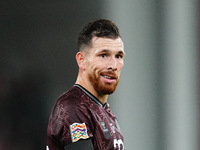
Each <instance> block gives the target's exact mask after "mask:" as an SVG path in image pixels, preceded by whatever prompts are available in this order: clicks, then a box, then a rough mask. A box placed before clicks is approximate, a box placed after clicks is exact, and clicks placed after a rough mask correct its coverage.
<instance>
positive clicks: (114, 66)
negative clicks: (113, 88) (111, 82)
mask: <svg viewBox="0 0 200 150" xmlns="http://www.w3.org/2000/svg"><path fill="white" fill-rule="evenodd" d="M108 70H112V71H117V61H116V60H115V58H111V59H110V61H109V65H108Z"/></svg>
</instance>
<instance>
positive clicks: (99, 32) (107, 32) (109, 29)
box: [77, 19, 121, 51]
mask: <svg viewBox="0 0 200 150" xmlns="http://www.w3.org/2000/svg"><path fill="white" fill-rule="evenodd" d="M94 36H96V37H105V38H111V39H116V38H118V37H120V38H121V35H120V33H119V29H118V27H117V25H116V24H115V23H113V22H112V21H110V20H107V19H98V20H95V21H92V22H89V23H88V24H87V25H86V26H85V27H84V28H83V29H82V30H81V32H80V34H79V37H78V43H77V46H78V49H79V51H82V50H83V47H84V46H89V45H90V44H91V39H92V38H93V37H94Z"/></svg>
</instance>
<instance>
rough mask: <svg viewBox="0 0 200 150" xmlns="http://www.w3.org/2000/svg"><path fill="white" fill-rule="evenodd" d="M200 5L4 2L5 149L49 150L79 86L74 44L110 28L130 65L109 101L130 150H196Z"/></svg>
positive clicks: (0, 109)
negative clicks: (91, 30) (57, 111)
mask: <svg viewBox="0 0 200 150" xmlns="http://www.w3.org/2000/svg"><path fill="white" fill-rule="evenodd" d="M199 13H200V11H199V1H197V0H123V1H121V0H101V1H96V0H88V1H82V0H76V1H72V0H59V1H54V0H40V1H37V0H18V1H15V0H1V1H0V17H1V19H0V150H40V149H41V150H45V147H46V129H47V123H48V119H49V115H50V112H51V109H52V107H53V105H54V103H55V102H56V100H57V98H58V97H59V95H60V94H62V93H63V92H65V91H66V90H68V88H70V87H71V86H72V85H73V84H74V82H75V80H76V76H77V73H78V67H77V65H76V61H75V54H76V52H77V48H76V40H77V36H78V34H79V32H80V30H81V28H82V27H83V25H85V24H86V23H88V22H89V21H91V20H94V19H98V18H106V19H111V20H112V21H113V22H115V23H116V24H117V25H118V27H119V29H120V31H121V34H122V37H123V40H124V44H125V52H126V56H125V65H124V68H123V70H122V74H121V80H120V83H119V86H118V88H117V90H116V92H115V93H114V94H113V95H111V96H110V97H109V103H110V105H111V109H112V110H113V112H114V113H115V115H116V116H117V118H118V120H119V123H120V126H121V130H122V132H123V135H124V138H125V148H126V150H199V149H200V147H199V129H200V128H199V127H200V124H199V118H200V115H199V85H200V80H199V75H200V71H199V56H200V54H199Z"/></svg>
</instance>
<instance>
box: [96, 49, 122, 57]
mask: <svg viewBox="0 0 200 150" xmlns="http://www.w3.org/2000/svg"><path fill="white" fill-rule="evenodd" d="M99 53H110V50H107V49H104V50H102V51H100V52H99ZM117 54H121V55H123V56H124V55H125V53H124V51H121V50H120V51H118V52H117Z"/></svg>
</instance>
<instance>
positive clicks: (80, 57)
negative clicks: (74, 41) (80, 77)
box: [76, 52, 85, 70]
mask: <svg viewBox="0 0 200 150" xmlns="http://www.w3.org/2000/svg"><path fill="white" fill-rule="evenodd" d="M84 60H85V57H84V54H83V53H82V52H78V53H77V54H76V62H77V64H78V66H79V68H80V69H82V70H84V69H85V67H84Z"/></svg>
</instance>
